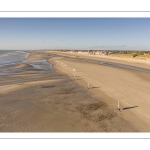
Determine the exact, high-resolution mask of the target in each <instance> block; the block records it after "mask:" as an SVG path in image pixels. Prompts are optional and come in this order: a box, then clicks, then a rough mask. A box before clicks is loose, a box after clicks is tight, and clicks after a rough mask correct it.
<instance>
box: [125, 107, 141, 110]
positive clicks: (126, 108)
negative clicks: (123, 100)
mask: <svg viewBox="0 0 150 150" xmlns="http://www.w3.org/2000/svg"><path fill="white" fill-rule="evenodd" d="M136 107H139V106H132V107H124V108H122V110H126V109H131V108H136Z"/></svg>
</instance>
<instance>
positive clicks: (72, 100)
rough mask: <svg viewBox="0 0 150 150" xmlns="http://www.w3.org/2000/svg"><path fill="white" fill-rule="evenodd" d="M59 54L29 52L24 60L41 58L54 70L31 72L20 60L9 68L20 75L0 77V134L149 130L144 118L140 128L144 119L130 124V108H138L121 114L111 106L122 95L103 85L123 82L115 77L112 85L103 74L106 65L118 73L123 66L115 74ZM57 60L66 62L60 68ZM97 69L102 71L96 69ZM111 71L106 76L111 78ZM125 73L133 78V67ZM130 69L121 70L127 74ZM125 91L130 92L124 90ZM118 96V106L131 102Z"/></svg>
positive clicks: (133, 116)
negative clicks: (88, 84) (88, 85)
mask: <svg viewBox="0 0 150 150" xmlns="http://www.w3.org/2000/svg"><path fill="white" fill-rule="evenodd" d="M55 54H59V55H55ZM65 55H66V54H64V53H63V54H62V53H57V52H52V51H44V52H37V51H34V52H31V54H30V56H29V57H28V58H27V60H39V59H47V60H48V61H49V62H50V63H51V64H52V65H53V66H52V67H53V69H54V72H49V71H48V70H44V71H42V70H37V69H33V68H31V67H29V66H28V64H20V65H18V66H15V67H16V68H21V69H22V70H23V71H22V72H21V73H20V74H14V75H13V74H12V75H7V76H5V78H4V79H3V81H2V80H0V83H6V81H7V82H8V85H5V86H3V90H2V91H1V93H0V97H1V100H0V106H1V109H0V116H1V124H0V132H143V131H149V129H150V128H149V127H148V126H147V124H149V122H147V123H146V126H144V128H143V125H144V122H143V121H144V120H142V121H141V123H139V124H138V125H137V126H135V124H136V123H137V121H138V119H140V118H138V117H137V116H136V115H135V113H134V111H135V112H137V113H139V112H138V111H139V109H140V108H141V109H142V106H139V107H138V108H135V109H129V110H127V111H126V112H125V111H122V112H119V111H116V110H115V109H116V107H117V99H116V96H119V97H120V96H122V95H118V94H119V91H118V93H116V92H115V93H113V92H114V91H113V89H111V88H109V86H110V85H113V86H114V88H115V87H117V85H118V84H120V83H119V82H123V81H122V80H121V78H120V79H118V81H117V83H115V82H114V81H112V79H111V77H109V76H106V74H108V73H107V68H109V71H110V73H113V72H114V71H115V72H116V71H117V72H118V73H119V74H118V75H122V71H123V69H121V72H120V71H119V69H114V68H111V67H105V66H98V65H96V64H90V63H87V62H80V61H79V60H78V59H75V60H74V59H73V58H76V56H70V55H69V56H67V57H66V56H65ZM77 58H78V57H77ZM56 61H58V62H57V63H56ZM62 62H63V63H64V64H67V65H66V67H65V66H64V64H62ZM87 66H88V67H87ZM15 67H14V68H15ZM74 67H75V68H76V79H74V78H73V77H72V69H73V68H74ZM93 67H94V68H93ZM99 67H100V69H101V70H103V72H101V71H99V69H98V68H99ZM91 70H92V72H95V73H94V75H93V74H91ZM115 72H114V73H113V74H112V76H114V77H117V75H116V74H115ZM130 72H132V76H134V71H130ZM130 72H129V73H127V76H128V75H129V77H130V76H131V73H130ZM123 73H124V71H123ZM103 75H105V78H108V81H107V80H106V81H107V82H106V81H105V80H104V79H103V80H101V76H103ZM142 75H143V73H142ZM90 76H91V77H92V79H91V78H90ZM129 77H128V78H129ZM143 78H144V79H145V77H143ZM97 79H98V80H99V81H100V82H99V83H98V82H97ZM129 79H130V78H129ZM87 81H88V82H90V87H91V89H87ZM110 81H111V82H110ZM148 81H149V79H148ZM126 84H127V83H126ZM126 84H125V87H126ZM4 87H5V88H4ZM6 87H7V88H6ZM10 88H12V90H10ZM118 90H119V89H118ZM120 90H122V88H121V89H120ZM106 91H107V92H106ZM110 93H111V95H110ZM128 94H129V96H131V95H130V93H128ZM119 97H118V98H119ZM122 98H123V99H124V102H123V101H121V102H120V106H121V107H123V108H125V107H127V106H128V107H129V106H131V105H130V104H129V102H128V105H126V102H125V101H126V98H125V97H122ZM131 104H134V103H131ZM128 115H130V118H129V117H128ZM141 126H142V127H141Z"/></svg>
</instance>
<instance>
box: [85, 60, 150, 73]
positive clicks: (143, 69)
mask: <svg viewBox="0 0 150 150" xmlns="http://www.w3.org/2000/svg"><path fill="white" fill-rule="evenodd" d="M83 60H85V61H88V62H91V63H96V64H100V65H104V66H110V67H117V68H125V69H131V70H136V71H141V72H148V73H150V69H145V68H141V67H136V66H130V65H125V64H119V63H113V62H107V61H95V60H91V59H87V58H84V59H83Z"/></svg>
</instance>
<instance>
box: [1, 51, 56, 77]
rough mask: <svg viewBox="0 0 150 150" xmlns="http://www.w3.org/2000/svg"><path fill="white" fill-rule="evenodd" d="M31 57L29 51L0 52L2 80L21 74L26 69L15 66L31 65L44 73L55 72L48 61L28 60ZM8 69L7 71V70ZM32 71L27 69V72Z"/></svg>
mask: <svg viewBox="0 0 150 150" xmlns="http://www.w3.org/2000/svg"><path fill="white" fill-rule="evenodd" d="M29 55H30V52H29V51H17V50H16V51H15V50H0V78H1V77H4V76H5V75H10V74H17V73H21V72H22V71H23V70H24V71H25V69H23V70H22V69H21V68H14V67H13V66H16V65H19V64H21V63H27V64H30V66H31V67H32V69H34V70H35V69H36V70H41V71H42V72H43V71H45V72H53V71H54V70H53V68H52V64H50V63H49V62H48V61H47V60H46V59H41V60H26V58H27V57H28V56H29ZM6 67H7V69H5V68H6ZM28 69H30V67H29V68H26V70H28Z"/></svg>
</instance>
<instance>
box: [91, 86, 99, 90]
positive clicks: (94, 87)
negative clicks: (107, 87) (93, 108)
mask: <svg viewBox="0 0 150 150" xmlns="http://www.w3.org/2000/svg"><path fill="white" fill-rule="evenodd" d="M100 87H101V86H93V87H91V89H96V88H100Z"/></svg>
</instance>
